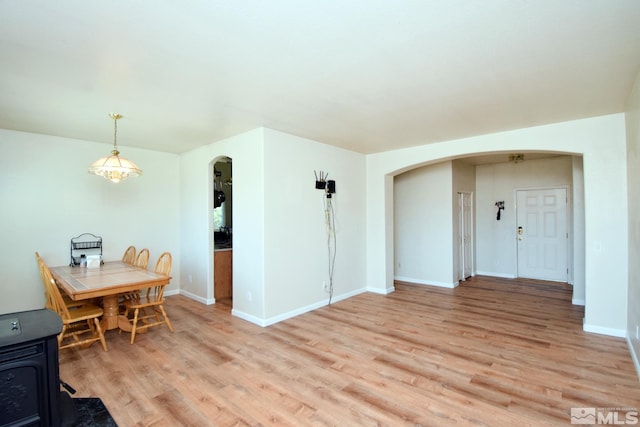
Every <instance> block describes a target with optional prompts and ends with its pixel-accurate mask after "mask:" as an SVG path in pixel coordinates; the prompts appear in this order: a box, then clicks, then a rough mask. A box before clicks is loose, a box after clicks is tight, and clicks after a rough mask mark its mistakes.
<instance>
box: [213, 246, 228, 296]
mask: <svg viewBox="0 0 640 427" xmlns="http://www.w3.org/2000/svg"><path fill="white" fill-rule="evenodd" d="M232 266H233V251H232V250H217V251H215V252H214V253H213V297H214V298H215V299H222V298H231V297H232V295H233V287H232V284H233V269H232Z"/></svg>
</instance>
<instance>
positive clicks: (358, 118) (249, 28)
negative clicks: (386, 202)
mask: <svg viewBox="0 0 640 427" xmlns="http://www.w3.org/2000/svg"><path fill="white" fill-rule="evenodd" d="M0 61H1V67H0V128H5V129H13V130H20V131H27V132H35V133H44V134H49V135H58V136H64V137H70V138H79V139H86V140H93V141H101V142H106V143H110V142H112V141H113V121H112V120H111V119H110V118H109V116H108V114H109V113H110V112H118V113H120V114H122V115H123V116H124V118H123V119H122V120H120V121H119V122H118V144H119V145H125V146H136V147H141V148H148V149H154V150H160V151H167V152H175V153H180V152H184V151H187V150H190V149H193V148H195V147H198V146H201V145H205V144H210V143H211V142H214V141H216V140H219V139H222V138H225V137H228V136H232V135H235V134H238V133H241V132H244V131H247V130H250V129H253V128H256V127H260V126H267V127H270V128H273V129H277V130H281V131H283V132H287V133H290V134H293V135H298V136H302V137H306V138H310V139H313V140H317V141H321V142H325V143H328V144H332V145H336V146H340V147H344V148H348V149H351V150H355V151H359V152H362V153H372V152H379V151H386V150H391V149H396V148H401V147H407V146H412V145H422V144H426V143H431V142H436V141H443V140H450V139H455V138H461V137H465V136H472V135H478V134H485V133H490V132H496V131H501V130H507V129H515V128H523V127H528V126H535V125H540V124H546V123H554V122H560V121H565V120H572V119H577V118H584V117H592V116H597V115H603V114H610V113H616V112H621V111H624V104H625V100H626V98H627V96H628V95H629V93H630V91H631V88H632V85H633V81H634V79H635V77H636V76H637V74H638V73H639V72H640V1H638V0H561V1H560V0H530V1H526V0H519V1H518V0H500V1H498V0H483V1H478V0H413V1H411V0H322V1H318V0H269V1H264V0H226V1H222V0H218V1H214V0H188V1H168V0H163V1H160V0H156V1H124V0H111V1H87V0H56V1H51V0H3V1H0Z"/></svg>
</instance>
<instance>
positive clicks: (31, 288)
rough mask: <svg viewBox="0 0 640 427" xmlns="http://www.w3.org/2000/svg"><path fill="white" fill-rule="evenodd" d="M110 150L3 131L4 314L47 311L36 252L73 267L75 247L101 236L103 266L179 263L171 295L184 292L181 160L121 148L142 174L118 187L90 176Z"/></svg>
mask: <svg viewBox="0 0 640 427" xmlns="http://www.w3.org/2000/svg"><path fill="white" fill-rule="evenodd" d="M112 148H113V147H112V146H111V145H109V144H101V143H96V142H90V141H80V140H74V139H68V138H58V137H53V136H46V135H39V134H31V133H24V132H15V131H10V130H3V129H0V201H1V205H0V206H1V208H0V239H1V240H0V271H2V272H3V278H2V280H1V281H0V313H11V312H16V311H24V310H32V309H38V308H43V307H44V291H43V285H42V281H41V280H40V275H39V273H38V268H37V264H36V260H35V256H34V252H35V251H38V252H39V253H40V255H41V256H42V257H43V258H44V260H45V262H47V264H49V265H50V266H57V265H67V264H68V263H69V241H70V239H71V238H72V237H74V236H77V235H79V234H81V233H85V232H90V233H93V234H97V235H99V236H102V238H103V245H104V252H103V255H104V259H105V260H107V261H108V260H119V259H121V257H122V254H123V252H124V250H125V249H126V247H127V246H129V245H130V244H133V245H135V246H136V247H137V248H138V249H141V248H143V247H147V248H149V250H150V253H151V259H150V265H152V264H153V263H155V260H156V258H157V257H158V256H159V255H160V253H162V252H164V251H170V252H171V253H172V255H173V256H174V257H173V260H174V261H173V268H172V271H171V274H172V276H173V279H172V281H171V284H170V286H169V287H168V288H167V292H176V291H177V289H179V287H180V280H179V277H180V246H179V241H180V235H179V228H178V227H179V217H180V208H179V196H178V190H179V189H178V156H177V155H175V154H168V153H161V152H156V151H149V150H141V149H135V148H129V147H126V146H121V147H119V148H120V151H121V154H122V156H123V157H125V158H128V159H130V160H132V161H134V162H135V163H136V164H137V165H138V166H139V167H140V168H141V169H142V170H143V172H144V175H143V176H141V177H138V178H131V179H129V180H128V181H125V182H123V183H120V184H113V183H111V182H109V181H107V180H105V179H103V178H99V177H97V176H94V175H89V174H88V173H87V168H88V166H89V165H90V164H91V163H92V162H94V161H95V160H97V159H98V158H100V157H103V156H105V155H108V154H109V153H110V151H111V150H112Z"/></svg>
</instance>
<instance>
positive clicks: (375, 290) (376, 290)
mask: <svg viewBox="0 0 640 427" xmlns="http://www.w3.org/2000/svg"><path fill="white" fill-rule="evenodd" d="M395 291H396V288H395V286H391V287H390V288H386V289H379V288H367V292H372V293H374V294H380V295H389V294H391V293H393V292H395Z"/></svg>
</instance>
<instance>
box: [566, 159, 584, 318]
mask: <svg viewBox="0 0 640 427" xmlns="http://www.w3.org/2000/svg"><path fill="white" fill-rule="evenodd" d="M571 176H572V178H571V182H572V186H571V190H572V201H573V203H572V207H573V220H572V225H573V239H571V240H570V241H569V244H570V245H571V253H572V258H573V264H571V267H570V268H571V278H572V284H573V295H572V302H573V304H576V305H584V300H585V296H584V295H585V289H584V280H585V279H584V272H585V265H584V251H585V246H584V168H583V166H582V157H579V156H571Z"/></svg>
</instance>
